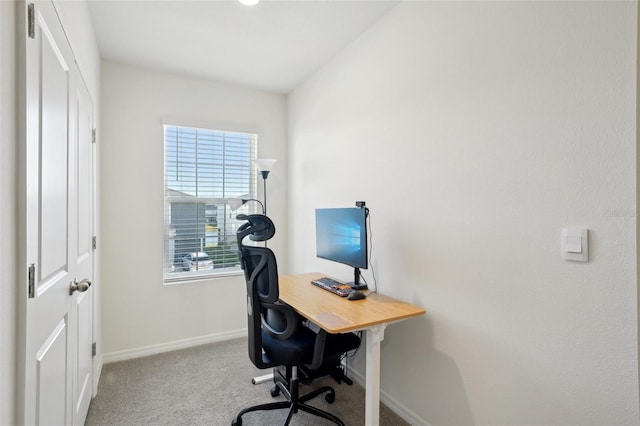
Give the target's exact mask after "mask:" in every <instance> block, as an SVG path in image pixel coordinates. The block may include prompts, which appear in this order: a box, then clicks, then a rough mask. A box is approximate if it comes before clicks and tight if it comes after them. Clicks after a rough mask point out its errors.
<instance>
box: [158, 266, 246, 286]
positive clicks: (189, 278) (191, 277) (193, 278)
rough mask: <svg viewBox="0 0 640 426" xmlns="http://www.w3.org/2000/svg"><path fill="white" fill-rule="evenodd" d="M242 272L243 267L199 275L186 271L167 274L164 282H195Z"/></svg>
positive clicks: (173, 283)
mask: <svg viewBox="0 0 640 426" xmlns="http://www.w3.org/2000/svg"><path fill="white" fill-rule="evenodd" d="M242 274H243V271H242V269H240V267H238V268H237V269H227V270H221V271H219V272H213V273H203V274H197V275H196V274H188V273H185V274H184V275H181V276H176V277H166V276H165V278H164V282H163V284H164V285H176V284H188V283H194V282H199V281H212V280H217V279H220V278H228V277H234V276H238V275H242Z"/></svg>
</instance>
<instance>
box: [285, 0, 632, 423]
mask: <svg viewBox="0 0 640 426" xmlns="http://www.w3.org/2000/svg"><path fill="white" fill-rule="evenodd" d="M636 7H637V4H636V2H403V3H401V4H400V5H399V6H397V7H396V8H395V9H393V10H392V11H391V12H390V13H389V14H388V15H387V16H385V17H384V18H383V19H382V20H381V21H379V22H378V23H377V24H376V25H375V26H374V27H373V28H372V29H370V30H369V31H368V32H366V33H365V34H364V35H362V36H361V37H360V38H359V39H358V40H356V41H355V42H354V43H352V44H351V45H350V46H349V47H347V48H346V49H345V50H343V52H342V53H341V54H339V55H338V56H337V57H335V58H334V60H332V61H331V62H330V63H329V64H327V65H326V66H325V67H324V68H323V69H322V70H320V71H319V72H317V73H316V74H315V75H314V76H312V77H311V78H310V79H309V80H308V81H307V82H305V83H304V84H303V85H302V86H300V87H299V88H297V89H296V90H295V91H294V92H293V93H292V94H290V96H289V98H288V132H289V133H288V143H289V191H290V197H289V226H290V229H291V230H292V232H290V233H289V242H290V245H289V259H290V269H291V272H294V273H295V272H303V271H308V270H322V271H325V272H327V273H332V274H333V275H336V276H338V277H341V278H343V279H348V278H349V277H350V273H351V271H349V270H348V269H347V268H346V267H343V266H339V265H332V264H330V263H329V262H327V261H322V260H318V259H316V258H315V257H314V253H315V247H314V239H313V238H310V234H309V232H299V230H304V229H307V230H311V231H310V232H311V233H313V229H314V208H316V207H331V206H352V205H353V203H354V201H355V200H365V201H366V202H367V205H368V206H369V207H370V208H371V218H372V228H373V254H372V258H373V265H374V267H375V271H376V274H377V276H378V288H379V291H380V292H381V293H385V294H389V295H392V296H396V297H398V298H400V299H403V300H406V301H408V302H411V303H415V304H418V305H420V306H423V307H424V308H426V310H427V315H426V316H425V317H422V318H418V319H412V320H409V321H406V322H402V323H399V324H395V325H392V326H390V327H388V328H387V333H386V338H385V340H384V341H383V343H382V390H383V391H384V392H386V393H387V394H388V395H390V396H391V397H393V398H395V399H396V400H397V401H398V402H399V403H400V404H402V405H404V406H405V408H406V409H407V410H408V411H407V413H408V415H410V414H411V412H412V413H413V416H414V417H413V418H414V420H415V421H416V422H417V421H422V422H426V423H429V424H431V425H458V426H460V425H470V424H477V425H488V424H508V425H524V424H540V425H551V424H556V425H589V424H591V425H596V424H600V425H602V424H607V425H614V424H617V425H631V424H638V422H639V421H640V419H639V415H638V357H637V351H638V344H637V343H638V335H637V330H636V328H637V313H638V312H637V287H636V286H637V283H636V281H637V279H636V278H637V276H636V274H637V270H636V232H635V226H636V225H635V220H636V218H635V216H636V215H635V206H636V188H635V174H636V164H635V158H636V155H635V148H636V140H635V138H636V135H635V132H636V128H635V127H636V126H635V118H636V104H635V96H636V59H637V56H636V31H637V22H636ZM564 226H586V227H588V228H589V229H590V237H591V240H590V250H591V251H590V262H589V263H573V262H568V261H564V260H562V259H561V258H560V253H559V247H560V232H561V228H562V227H564ZM365 277H366V278H367V279H368V281H369V282H370V283H371V282H372V279H371V269H370V270H369V271H368V272H367V273H366V275H365ZM361 361H362V360H360V363H356V365H357V367H358V368H360V371H362V370H363V369H364V366H363V365H362V362H361ZM420 419H421V420H420Z"/></svg>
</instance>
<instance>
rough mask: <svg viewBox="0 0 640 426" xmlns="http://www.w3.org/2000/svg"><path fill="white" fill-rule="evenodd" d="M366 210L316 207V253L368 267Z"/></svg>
mask: <svg viewBox="0 0 640 426" xmlns="http://www.w3.org/2000/svg"><path fill="white" fill-rule="evenodd" d="M366 220H367V219H366V209H363V208H359V207H356V208H341V209H316V255H317V256H318V257H320V258H323V259H327V260H333V261H334V262H340V263H344V264H346V265H349V266H352V267H354V268H362V269H367V221H366Z"/></svg>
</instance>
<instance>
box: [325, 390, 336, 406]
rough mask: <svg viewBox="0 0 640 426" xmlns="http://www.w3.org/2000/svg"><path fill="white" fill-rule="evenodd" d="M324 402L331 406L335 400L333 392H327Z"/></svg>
mask: <svg viewBox="0 0 640 426" xmlns="http://www.w3.org/2000/svg"><path fill="white" fill-rule="evenodd" d="M324 400H325V401H327V402H328V403H329V404H333V403H334V401H335V400H336V394H335V392H329V393H328V394H326V395H325V396H324Z"/></svg>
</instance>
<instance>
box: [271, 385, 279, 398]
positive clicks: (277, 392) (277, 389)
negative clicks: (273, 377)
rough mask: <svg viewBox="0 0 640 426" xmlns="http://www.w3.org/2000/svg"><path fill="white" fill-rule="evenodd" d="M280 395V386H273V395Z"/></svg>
mask: <svg viewBox="0 0 640 426" xmlns="http://www.w3.org/2000/svg"><path fill="white" fill-rule="evenodd" d="M278 395H280V388H279V387H278V386H274V387H272V388H271V396H272V397H274V398H275V397H276V396H278Z"/></svg>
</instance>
